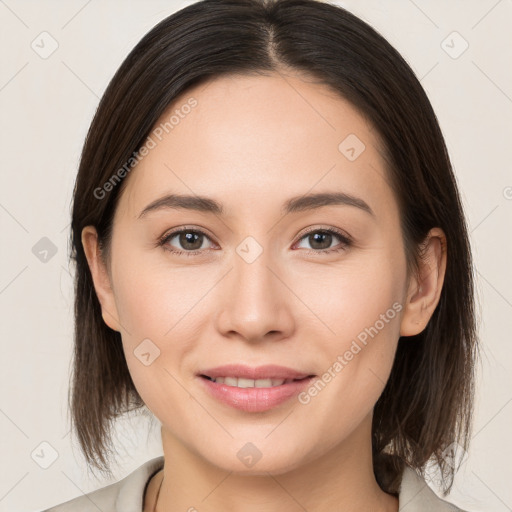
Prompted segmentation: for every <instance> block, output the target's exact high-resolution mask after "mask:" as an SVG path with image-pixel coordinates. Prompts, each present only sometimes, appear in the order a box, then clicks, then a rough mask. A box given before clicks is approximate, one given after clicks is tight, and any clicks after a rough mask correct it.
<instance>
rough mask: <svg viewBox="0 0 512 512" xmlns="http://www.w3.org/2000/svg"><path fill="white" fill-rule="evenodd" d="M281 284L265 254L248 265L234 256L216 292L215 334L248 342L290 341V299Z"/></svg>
mask: <svg viewBox="0 0 512 512" xmlns="http://www.w3.org/2000/svg"><path fill="white" fill-rule="evenodd" d="M285 283H286V276H285V275H284V272H283V271H282V269H281V268H280V267H279V265H278V262H276V261H275V260H272V258H271V255H270V254H268V253H267V252H266V251H263V252H262V253H261V254H260V255H259V257H258V258H256V260H255V261H252V262H250V263H249V262H248V261H246V260H244V258H242V257H240V256H239V255H238V254H235V255H234V258H233V269H232V270H231V272H229V273H228V275H227V276H226V278H225V279H223V282H222V284H221V289H220V290H219V292H220V294H219V295H220V298H219V301H218V304H219V310H218V314H217V317H216V318H217V328H218V330H219V332H221V334H222V335H224V336H226V337H230V338H233V339H234V338H237V337H238V338H240V339H243V340H245V341H248V342H261V341H264V340H267V339H272V340H274V341H276V340H278V339H284V338H288V337H290V336H291V335H292V333H293V330H294V327H295V323H294V319H293V314H292V308H293V299H294V296H293V293H292V292H291V291H290V290H289V288H287V286H286V284H285Z"/></svg>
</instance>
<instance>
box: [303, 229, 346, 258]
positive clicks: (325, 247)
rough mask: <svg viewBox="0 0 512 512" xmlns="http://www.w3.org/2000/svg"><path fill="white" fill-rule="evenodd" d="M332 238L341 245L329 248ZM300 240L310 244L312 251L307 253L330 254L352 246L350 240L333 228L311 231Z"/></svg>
mask: <svg viewBox="0 0 512 512" xmlns="http://www.w3.org/2000/svg"><path fill="white" fill-rule="evenodd" d="M333 236H334V238H338V239H339V240H341V243H340V244H338V245H337V246H334V247H331V243H332V242H333ZM300 240H305V241H306V242H308V243H309V244H310V246H311V247H312V249H310V250H308V251H307V252H308V253H320V254H325V253H332V252H339V251H343V250H346V249H347V248H348V247H350V245H351V244H352V240H351V239H350V238H349V237H348V236H346V235H344V234H343V233H341V232H340V231H338V230H337V229H334V228H329V229H318V228H315V229H312V230H310V231H308V232H307V233H306V234H305V235H303V236H302V237H301V239H300Z"/></svg>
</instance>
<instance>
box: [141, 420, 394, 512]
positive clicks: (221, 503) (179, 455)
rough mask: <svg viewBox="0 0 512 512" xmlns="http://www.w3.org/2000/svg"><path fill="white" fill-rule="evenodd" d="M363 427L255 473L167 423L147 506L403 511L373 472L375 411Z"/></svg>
mask: <svg viewBox="0 0 512 512" xmlns="http://www.w3.org/2000/svg"><path fill="white" fill-rule="evenodd" d="M360 427H361V428H359V429H358V430H357V431H356V432H354V433H353V434H352V435H351V437H350V439H345V440H344V442H343V443H341V444H340V445H338V446H335V447H332V448H331V449H330V450H329V451H328V452H327V453H324V454H319V455H318V456H317V457H316V458H315V457H311V458H310V460H309V461H306V462H303V463H301V464H300V465H297V466H296V467H294V468H291V469H289V470H280V471H268V472H267V471H264V472H262V473H261V474H250V475H248V474H247V473H245V474H243V473H237V472H236V471H232V470H226V469H222V468H219V467H218V466H215V465H213V464H211V463H210V462H209V461H207V460H206V459H205V458H202V457H200V456H199V455H198V454H197V453H196V452H192V451H191V450H189V449H188V448H187V447H186V446H185V445H184V444H183V443H182V442H180V441H179V440H178V439H177V438H176V437H174V436H173V435H172V434H171V433H170V432H169V431H167V430H166V429H165V428H164V427H162V444H163V448H164V457H165V465H164V468H163V470H162V471H161V472H160V473H158V474H157V475H155V477H154V478H153V479H152V481H151V482H150V487H151V489H150V487H148V493H147V494H148V498H147V500H146V505H145V507H144V512H154V511H156V512H163V511H165V512H178V511H181V512H182V511H183V510H191V511H193V510H201V512H218V511H219V510H222V511H224V512H241V511H243V512H260V511H261V510H265V511H266V512H296V511H297V510H298V508H297V507H299V508H302V509H305V510H311V511H313V510H314V511H315V512H331V511H332V510H337V511H340V512H343V511H347V512H348V511H350V512H359V511H361V512H362V511H368V510H372V511H375V512H397V511H398V500H397V498H396V497H394V496H391V495H389V494H387V493H385V492H383V491H382V490H381V489H380V487H379V485H378V484H377V482H376V480H375V476H374V473H373V465H372V456H371V436H369V435H368V432H369V430H368V428H370V427H371V416H370V417H369V422H366V423H365V424H364V425H360ZM365 427H366V428H365ZM366 441H368V442H366ZM159 475H160V476H159ZM157 477H158V478H157ZM158 491H159V496H158V502H157V503H156V508H155V506H154V503H155V502H156V494H157V492H158Z"/></svg>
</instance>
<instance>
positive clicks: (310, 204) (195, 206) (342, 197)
mask: <svg viewBox="0 0 512 512" xmlns="http://www.w3.org/2000/svg"><path fill="white" fill-rule="evenodd" d="M332 205H343V206H353V207H355V208H359V209H360V210H363V211H365V212H366V213H368V214H370V215H372V216H373V217H375V213H374V212H373V210H372V209H371V208H370V206H369V205H368V204H367V203H366V202H365V201H363V200H362V199H360V198H359V197H355V196H353V195H350V194H346V193H344V192H324V193H317V194H306V195H302V196H297V197H292V198H291V199H288V200H287V201H286V202H285V203H284V205H283V207H282V209H281V211H282V213H283V215H286V214H288V213H295V212H302V211H307V210H314V209H316V208H321V207H322V206H332ZM168 208H169V209H186V210H195V211H198V212H205V213H213V214H215V215H223V214H224V209H223V206H222V204H221V203H219V202H218V201H216V200H214V199H212V198H209V197H204V196H197V195H193V196H192V195H181V194H167V195H165V196H163V197H161V198H159V199H156V200H155V201H153V202H152V203H150V204H148V205H147V206H146V207H145V208H144V209H143V210H142V212H141V213H140V214H139V217H138V218H139V219H140V218H143V217H144V216H146V215H147V214H148V213H150V212H153V211H157V210H162V209H168Z"/></svg>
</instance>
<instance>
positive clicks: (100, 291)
mask: <svg viewBox="0 0 512 512" xmlns="http://www.w3.org/2000/svg"><path fill="white" fill-rule="evenodd" d="M82 246H83V248H84V252H85V257H86V258H87V263H88V265H89V269H90V271H91V275H92V280H93V284H94V289H95V291H96V295H97V297H98V300H99V302H100V304H101V316H102V317H103V321H104V322H105V323H106V324H107V325H108V326H109V327H110V328H111V329H113V330H114V331H119V330H120V329H119V325H120V324H119V316H118V314H117V308H116V303H115V297H114V292H113V290H112V285H111V281H110V276H109V274H108V271H107V268H106V266H105V263H104V261H103V259H102V257H101V251H100V248H99V244H98V234H97V231H96V228H95V227H94V226H86V227H85V228H84V229H83V230H82Z"/></svg>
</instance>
